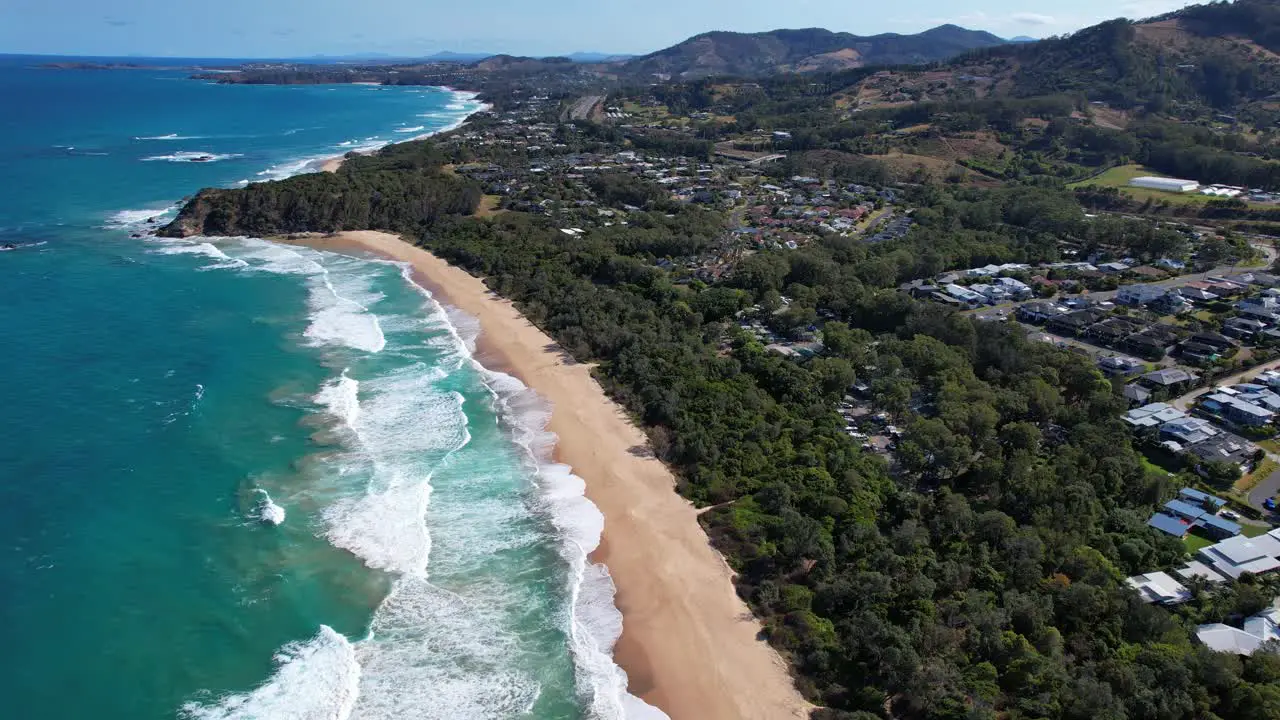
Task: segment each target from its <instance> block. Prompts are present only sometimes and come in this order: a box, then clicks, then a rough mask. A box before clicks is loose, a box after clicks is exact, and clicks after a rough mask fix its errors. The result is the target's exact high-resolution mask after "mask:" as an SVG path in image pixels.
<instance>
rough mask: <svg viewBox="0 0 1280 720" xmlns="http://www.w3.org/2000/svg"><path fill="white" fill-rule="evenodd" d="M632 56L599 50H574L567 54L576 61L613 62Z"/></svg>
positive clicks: (632, 56)
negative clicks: (574, 51)
mask: <svg viewBox="0 0 1280 720" xmlns="http://www.w3.org/2000/svg"><path fill="white" fill-rule="evenodd" d="M634 57H635V55H616V54H612V53H600V52H576V53H573V54H572V55H569V59H570V60H572V61H574V62H577V63H613V62H622V61H624V60H630V59H632V58H634Z"/></svg>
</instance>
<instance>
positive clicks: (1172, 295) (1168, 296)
mask: <svg viewBox="0 0 1280 720" xmlns="http://www.w3.org/2000/svg"><path fill="white" fill-rule="evenodd" d="M1147 307H1149V308H1151V310H1152V311H1153V312H1157V313H1160V314H1161V315H1181V314H1182V313H1185V312H1191V301H1189V300H1187V299H1186V298H1185V297H1183V296H1182V295H1181V294H1179V293H1177V292H1167V293H1165V294H1163V295H1161V296H1160V297H1158V298H1156V299H1155V300H1152V301H1151V302H1150V303H1149V304H1148V305H1147Z"/></svg>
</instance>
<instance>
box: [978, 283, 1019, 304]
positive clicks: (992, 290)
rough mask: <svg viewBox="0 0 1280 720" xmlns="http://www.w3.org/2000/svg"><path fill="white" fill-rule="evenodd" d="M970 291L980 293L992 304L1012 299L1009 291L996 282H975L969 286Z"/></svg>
mask: <svg viewBox="0 0 1280 720" xmlns="http://www.w3.org/2000/svg"><path fill="white" fill-rule="evenodd" d="M969 291H970V292H975V293H978V294H979V295H981V296H982V297H983V298H984V299H985V300H986V302H987V303H989V304H991V305H999V304H1000V303H1002V302H1006V301H1008V300H1009V299H1010V298H1009V293H1008V291H1006V290H1005V289H1004V288H1002V287H1000V286H999V285H994V284H992V285H988V284H986V283H975V284H973V285H970V286H969Z"/></svg>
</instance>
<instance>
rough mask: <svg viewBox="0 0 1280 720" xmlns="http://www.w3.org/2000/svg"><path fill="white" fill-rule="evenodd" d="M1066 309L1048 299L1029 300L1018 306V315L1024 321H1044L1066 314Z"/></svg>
mask: <svg viewBox="0 0 1280 720" xmlns="http://www.w3.org/2000/svg"><path fill="white" fill-rule="evenodd" d="M1066 312H1067V311H1066V309H1065V308H1063V307H1061V306H1059V305H1055V304H1054V303H1052V302H1049V301H1048V300H1041V301H1039V302H1029V303H1027V304H1026V305H1021V306H1019V307H1018V311H1017V316H1018V319H1019V320H1021V321H1022V322H1029V323H1036V324H1039V323H1043V322H1047V321H1049V320H1050V319H1052V318H1055V317H1058V316H1059V315H1064V314H1066Z"/></svg>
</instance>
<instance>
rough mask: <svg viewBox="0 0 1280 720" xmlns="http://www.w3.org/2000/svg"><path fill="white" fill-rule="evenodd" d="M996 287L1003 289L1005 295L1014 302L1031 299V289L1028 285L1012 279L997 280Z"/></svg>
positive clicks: (1001, 278) (1002, 278)
mask: <svg viewBox="0 0 1280 720" xmlns="http://www.w3.org/2000/svg"><path fill="white" fill-rule="evenodd" d="M995 285H996V286H997V287H999V288H1003V289H1004V291H1005V294H1006V295H1008V297H1010V298H1012V299H1014V300H1026V299H1027V298H1029V297H1031V294H1032V291H1031V287H1030V286H1028V285H1027V284H1026V283H1024V282H1022V281H1021V280H1018V279H1016V278H1011V277H1000V278H996V280H995Z"/></svg>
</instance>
